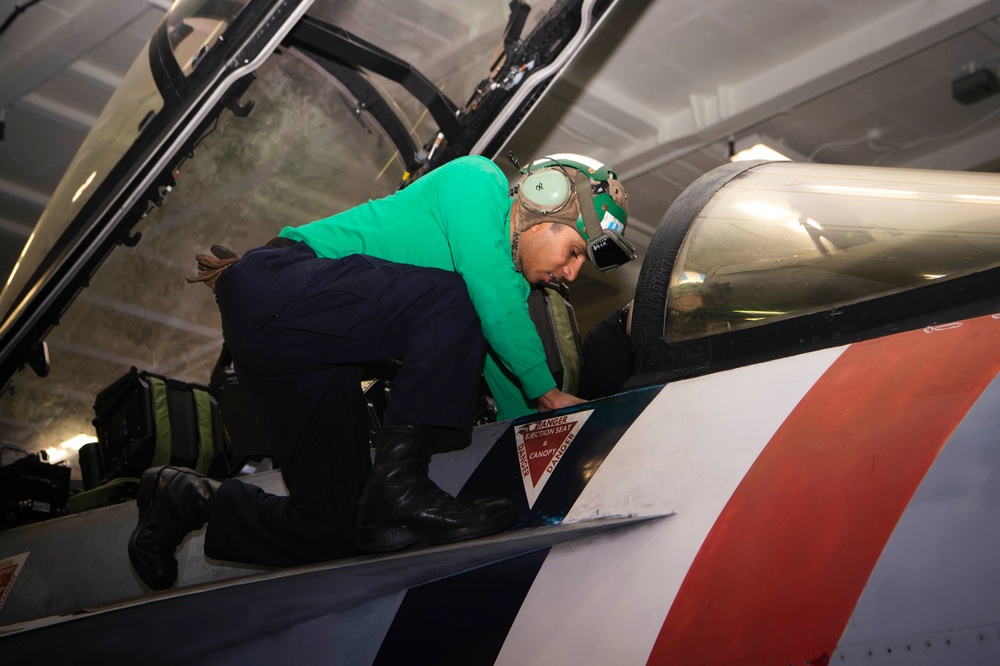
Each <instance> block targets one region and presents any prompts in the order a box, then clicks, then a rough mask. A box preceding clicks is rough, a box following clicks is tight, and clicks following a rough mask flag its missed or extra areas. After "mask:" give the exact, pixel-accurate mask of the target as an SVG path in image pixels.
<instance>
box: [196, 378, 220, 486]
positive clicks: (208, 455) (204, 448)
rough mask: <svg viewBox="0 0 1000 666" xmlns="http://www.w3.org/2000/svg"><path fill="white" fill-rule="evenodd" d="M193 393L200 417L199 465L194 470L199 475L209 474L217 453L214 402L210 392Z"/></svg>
mask: <svg viewBox="0 0 1000 666" xmlns="http://www.w3.org/2000/svg"><path fill="white" fill-rule="evenodd" d="M191 393H192V394H193V395H194V410H195V414H196V415H197V417H198V464H197V465H196V466H195V468H194V469H195V471H196V472H198V473H199V474H208V468H209V467H211V466H212V456H213V454H214V453H215V449H214V446H213V444H214V442H213V440H212V401H211V399H210V398H209V397H208V392H207V391H203V390H202V389H192V391H191Z"/></svg>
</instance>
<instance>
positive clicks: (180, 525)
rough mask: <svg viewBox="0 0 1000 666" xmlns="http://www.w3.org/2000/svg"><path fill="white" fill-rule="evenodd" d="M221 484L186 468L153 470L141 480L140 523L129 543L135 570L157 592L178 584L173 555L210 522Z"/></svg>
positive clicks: (153, 468) (154, 468) (149, 470)
mask: <svg viewBox="0 0 1000 666" xmlns="http://www.w3.org/2000/svg"><path fill="white" fill-rule="evenodd" d="M218 489H219V482H218V481H215V480H213V479H210V478H208V477H207V476H202V475H201V474H198V473H197V472H195V471H193V470H190V469H185V468H183V467H151V468H150V469H147V470H146V471H145V472H143V473H142V477H141V478H140V479H139V497H138V504H139V522H138V523H137V524H136V526H135V530H133V531H132V537H131V538H130V539H129V541H128V557H129V560H131V562H132V568H133V569H135V572H136V573H137V574H139V578H141V579H142V581H143V582H144V583H146V585H148V586H149V587H151V588H153V589H154V590H165V589H167V588H169V587H172V586H173V584H174V582H175V581H176V580H177V560H176V558H175V557H174V552H175V551H176V550H177V546H179V545H180V543H181V541H183V540H184V537H185V536H186V535H187V533H188V532H191V531H192V530H196V529H198V528H200V527H201V526H202V525H204V524H205V523H206V522H207V521H208V507H209V504H211V502H212V496H213V495H215V491H216V490H218Z"/></svg>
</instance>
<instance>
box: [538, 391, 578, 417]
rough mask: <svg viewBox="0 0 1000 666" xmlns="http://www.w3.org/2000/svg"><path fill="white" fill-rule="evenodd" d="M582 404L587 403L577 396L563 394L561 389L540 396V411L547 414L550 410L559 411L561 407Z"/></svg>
mask: <svg viewBox="0 0 1000 666" xmlns="http://www.w3.org/2000/svg"><path fill="white" fill-rule="evenodd" d="M581 402H586V401H585V400H582V399H581V398H578V397H576V396H575V395H570V394H569V393H563V392H562V391H560V390H559V389H557V388H554V389H552V390H551V391H549V392H548V393H543V394H542V395H540V396H538V411H540V412H546V411H548V410H550V409H559V408H560V407H569V406H570V405H579V404H580V403H581Z"/></svg>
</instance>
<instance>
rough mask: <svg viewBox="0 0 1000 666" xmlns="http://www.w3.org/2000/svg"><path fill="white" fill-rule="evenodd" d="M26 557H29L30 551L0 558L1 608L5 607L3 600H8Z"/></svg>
mask: <svg viewBox="0 0 1000 666" xmlns="http://www.w3.org/2000/svg"><path fill="white" fill-rule="evenodd" d="M26 559H28V553H21V554H20V555H15V556H14V557H8V558H5V559H2V560H0V608H3V602H5V601H7V595H8V594H10V589H11V588H12V587H14V581H15V580H16V579H17V574H18V573H20V571H21V567H22V566H24V561H25V560H26Z"/></svg>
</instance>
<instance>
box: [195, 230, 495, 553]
mask: <svg viewBox="0 0 1000 666" xmlns="http://www.w3.org/2000/svg"><path fill="white" fill-rule="evenodd" d="M216 298H217V300H218V303H219V310H220V312H221V314H222V328H223V333H224V336H225V339H226V344H227V345H228V346H229V349H230V350H231V352H232V354H233V362H234V369H235V371H236V375H237V377H238V378H239V381H240V386H241V387H242V389H243V390H244V391H245V393H246V395H247V398H248V399H249V401H250V404H251V405H252V406H253V408H254V410H255V412H256V414H257V418H258V421H259V423H260V426H261V428H262V430H263V431H264V435H265V437H266V438H267V440H268V443H269V445H270V447H271V451H272V453H273V454H274V456H275V459H276V460H277V462H278V464H279V466H280V469H281V473H282V477H283V480H284V482H285V485H286V486H287V488H288V491H289V494H288V496H287V497H284V496H275V495H270V494H268V493H265V492H264V491H262V490H261V489H260V488H257V487H255V486H252V485H250V484H244V483H241V482H240V481H238V480H235V479H228V480H226V481H224V482H223V484H222V486H221V487H220V489H219V492H218V493H216V496H215V498H214V500H213V503H212V507H211V510H210V514H211V517H210V519H209V523H208V531H207V533H206V537H205V553H206V555H208V556H209V557H213V558H217V559H225V560H233V561H238V562H247V563H252V564H261V565H267V566H294V565H298V564H307V563H312V562H319V561H324V560H329V559H333V558H337V557H344V556H349V555H352V554H354V552H355V550H354V527H355V523H356V521H357V513H358V500H359V498H360V495H361V492H362V490H363V489H364V486H365V483H366V482H367V480H368V475H369V473H370V471H371V457H370V450H369V442H368V432H369V425H370V421H369V417H368V414H367V408H366V404H365V400H364V396H363V394H362V391H361V379H362V369H361V364H363V363H365V362H366V361H375V360H381V359H386V358H401V359H402V361H403V363H402V368H401V369H400V371H399V373H398V374H397V376H396V378H395V379H394V381H393V395H392V397H391V399H390V401H389V405H388V407H387V409H386V413H385V417H384V421H383V425H430V426H433V427H434V428H435V433H436V436H438V434H441V433H450V434H452V435H457V436H459V437H463V438H465V439H466V441H467V440H468V437H469V436H470V432H471V428H472V421H473V418H474V413H475V408H476V401H477V397H478V388H479V382H480V376H481V373H482V368H483V362H484V359H485V355H486V341H485V339H484V338H483V333H482V327H481V325H480V322H479V317H478V316H477V315H476V312H475V309H474V308H473V307H472V302H471V301H470V300H469V295H468V291H467V290H466V287H465V283H464V282H463V281H462V279H461V277H459V276H458V275H457V274H455V273H453V272H450V271H444V270H439V269H434V268H422V267H417V266H409V265H403V264H395V263H392V262H388V261H383V260H381V259H376V258H373V257H368V256H364V255H351V256H348V257H345V258H343V259H322V258H319V257H317V256H316V255H315V253H314V252H313V251H312V250H311V249H310V248H309V246H308V245H306V244H305V243H298V244H297V245H294V246H292V247H286V248H274V247H268V246H265V247H263V248H258V249H256V250H251V251H250V252H248V253H247V254H246V255H244V256H243V258H242V259H240V260H239V261H238V262H236V263H235V264H234V265H233V266H231V267H230V268H229V269H227V270H226V272H225V273H224V274H223V275H222V277H221V278H220V279H219V282H218V283H217V285H216Z"/></svg>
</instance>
